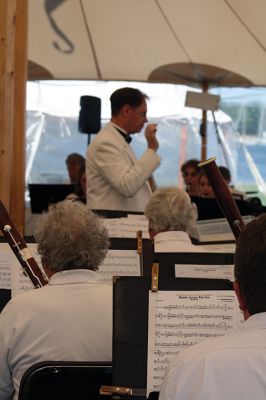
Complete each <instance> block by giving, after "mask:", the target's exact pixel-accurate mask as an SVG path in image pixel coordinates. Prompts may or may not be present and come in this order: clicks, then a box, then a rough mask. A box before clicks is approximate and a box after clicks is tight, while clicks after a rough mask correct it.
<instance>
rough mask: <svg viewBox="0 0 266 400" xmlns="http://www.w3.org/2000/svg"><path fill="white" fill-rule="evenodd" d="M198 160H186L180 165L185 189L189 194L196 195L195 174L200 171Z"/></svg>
mask: <svg viewBox="0 0 266 400" xmlns="http://www.w3.org/2000/svg"><path fill="white" fill-rule="evenodd" d="M198 164H199V161H198V160H196V159H191V160H187V161H186V162H185V163H184V164H182V166H181V172H182V176H183V179H184V183H185V190H186V191H187V192H188V194H189V195H191V196H198V195H199V193H198V182H197V175H198V173H199V171H200V168H199V167H198Z"/></svg>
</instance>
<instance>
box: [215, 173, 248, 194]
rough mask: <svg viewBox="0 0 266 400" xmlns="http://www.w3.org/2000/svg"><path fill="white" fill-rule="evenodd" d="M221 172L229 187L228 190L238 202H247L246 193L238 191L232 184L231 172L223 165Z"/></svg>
mask: <svg viewBox="0 0 266 400" xmlns="http://www.w3.org/2000/svg"><path fill="white" fill-rule="evenodd" d="M218 168H219V171H220V172H221V175H222V177H223V178H224V181H225V183H226V184H227V185H228V188H229V190H230V192H231V193H232V196H233V198H234V199H236V200H247V195H246V193H245V192H242V191H240V190H237V189H236V188H235V187H234V186H233V185H232V184H231V173H230V170H229V169H228V168H227V167H224V166H223V165H220V166H219V167H218Z"/></svg>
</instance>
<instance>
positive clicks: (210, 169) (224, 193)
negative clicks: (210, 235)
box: [199, 157, 245, 239]
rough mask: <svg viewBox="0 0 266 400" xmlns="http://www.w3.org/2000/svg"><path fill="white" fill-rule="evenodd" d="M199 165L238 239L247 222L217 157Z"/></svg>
mask: <svg viewBox="0 0 266 400" xmlns="http://www.w3.org/2000/svg"><path fill="white" fill-rule="evenodd" d="M199 167H201V168H202V169H203V170H204V172H205V174H206V176H207V178H208V181H209V183H210V185H211V187H212V190H213V192H214V194H215V198H216V200H217V203H218V205H219V207H220V209H221V211H222V213H223V214H224V216H225V218H226V219H227V221H228V223H229V225H230V227H231V229H232V232H233V234H234V236H235V238H236V239H237V237H238V236H239V234H240V232H241V231H242V230H244V229H245V223H244V221H243V219H242V216H241V214H240V212H239V209H238V207H237V204H236V202H235V199H234V198H233V196H232V193H231V192H230V189H229V187H228V185H227V184H226V182H225V181H224V178H223V177H222V174H221V172H220V170H219V168H218V167H217V165H216V162H215V157H213V158H209V159H208V160H206V161H203V162H201V163H199Z"/></svg>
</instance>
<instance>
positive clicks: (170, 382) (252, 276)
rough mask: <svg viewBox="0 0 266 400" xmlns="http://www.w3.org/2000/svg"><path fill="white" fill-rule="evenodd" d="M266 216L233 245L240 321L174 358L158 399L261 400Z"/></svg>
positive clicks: (265, 361) (265, 355)
mask: <svg viewBox="0 0 266 400" xmlns="http://www.w3.org/2000/svg"><path fill="white" fill-rule="evenodd" d="M265 231H266V215H265V214H264V215H261V216H260V217H259V218H257V219H255V220H253V221H252V222H250V223H249V224H247V225H246V229H244V230H243V231H242V232H241V233H240V236H239V237H238V239H237V243H236V254H235V279H236V280H235V282H234V289H235V292H236V296H237V298H238V303H239V308H240V309H241V310H242V311H243V317H244V322H243V323H242V324H241V326H240V327H239V329H238V330H237V331H235V332H233V333H229V334H226V335H223V336H220V337H216V338H212V339H211V338H208V339H205V340H202V341H201V342H200V343H198V344H196V345H193V346H190V347H188V348H187V349H184V350H182V351H181V352H180V353H179V354H178V355H177V356H175V357H173V358H172V360H171V361H170V364H169V365H168V367H167V370H166V373H165V375H164V381H163V384H162V386H161V388H160V397H159V400H169V399H171V400H179V399H181V400H188V399H197V400H214V399H215V400H225V399H226V400H233V399H241V400H250V399H253V400H264V399H265V393H266V392H265V388H266V374H265V367H266V346H265V343H266V268H265V256H266V240H265Z"/></svg>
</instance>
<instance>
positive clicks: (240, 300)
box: [233, 281, 247, 311]
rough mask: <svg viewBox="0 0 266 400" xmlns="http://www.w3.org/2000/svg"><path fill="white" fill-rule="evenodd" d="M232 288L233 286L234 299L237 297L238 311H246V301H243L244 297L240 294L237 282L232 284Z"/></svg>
mask: <svg viewBox="0 0 266 400" xmlns="http://www.w3.org/2000/svg"><path fill="white" fill-rule="evenodd" d="M233 286H234V291H235V293H236V297H237V300H238V304H239V308H240V310H242V311H245V310H247V303H246V299H245V297H244V296H243V294H242V292H241V289H240V286H239V283H238V282H237V281H235V282H233Z"/></svg>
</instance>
